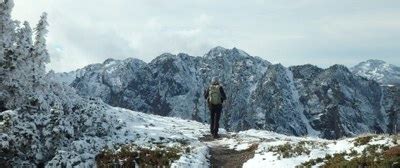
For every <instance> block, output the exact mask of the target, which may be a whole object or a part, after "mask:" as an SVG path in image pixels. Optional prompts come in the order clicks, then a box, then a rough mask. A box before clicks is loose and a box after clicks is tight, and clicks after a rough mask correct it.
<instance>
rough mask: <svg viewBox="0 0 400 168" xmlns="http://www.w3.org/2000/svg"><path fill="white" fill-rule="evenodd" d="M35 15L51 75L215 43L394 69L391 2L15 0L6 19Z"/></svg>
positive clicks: (395, 10) (272, 55)
mask: <svg viewBox="0 0 400 168" xmlns="http://www.w3.org/2000/svg"><path fill="white" fill-rule="evenodd" d="M43 11H45V12H47V13H48V14H49V23H50V27H49V30H50V33H49V35H48V48H49V52H50V54H51V63H50V65H49V67H50V69H53V70H55V71H57V72H60V71H69V70H73V69H76V68H81V67H83V66H85V65H87V64H90V63H98V62H103V61H104V60H105V59H107V58H116V59H123V58H127V57H135V58H139V59H142V60H144V61H146V62H149V61H151V60H152V59H153V58H155V57H156V56H158V55H160V54H162V53H164V52H170V53H173V54H177V53H180V52H183V53H188V54H189V55H194V56H202V55H204V54H205V53H206V52H207V51H208V50H210V49H211V48H213V47H215V46H223V47H225V48H233V47H237V48H239V49H242V50H244V51H246V52H247V53H249V54H250V55H254V56H260V57H262V58H264V59H266V60H268V61H270V62H273V63H282V64H284V65H286V66H289V65H297V64H306V63H311V64H316V65H318V66H321V67H327V66H330V65H333V64H345V65H348V66H351V65H354V64H356V63H358V62H360V61H364V60H367V59H371V58H374V59H382V60H384V61H387V62H390V63H392V64H396V65H400V20H399V19H400V1H399V0H330V1H328V0H281V1H276V0H268V1H264V0H248V1H244V0H237V1H235V0H15V7H14V11H13V17H14V18H15V19H18V20H21V21H23V20H27V21H29V22H30V23H31V25H32V26H33V25H36V23H37V21H38V20H39V17H40V15H41V12H43Z"/></svg>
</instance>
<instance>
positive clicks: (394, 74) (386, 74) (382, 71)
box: [351, 60, 400, 85]
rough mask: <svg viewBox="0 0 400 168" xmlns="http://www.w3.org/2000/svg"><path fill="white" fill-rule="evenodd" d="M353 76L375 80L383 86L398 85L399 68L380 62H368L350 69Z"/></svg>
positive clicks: (399, 79) (399, 80) (399, 77)
mask: <svg viewBox="0 0 400 168" xmlns="http://www.w3.org/2000/svg"><path fill="white" fill-rule="evenodd" d="M351 70H352V72H353V73H354V74H357V75H360V76H363V77H366V78H368V79H372V80H375V81H377V82H379V83H381V84H383V85H400V67H398V66H395V65H392V64H388V63H386V62H384V61H381V60H368V61H365V62H361V63H359V64H358V65H356V66H354V67H353V68H351Z"/></svg>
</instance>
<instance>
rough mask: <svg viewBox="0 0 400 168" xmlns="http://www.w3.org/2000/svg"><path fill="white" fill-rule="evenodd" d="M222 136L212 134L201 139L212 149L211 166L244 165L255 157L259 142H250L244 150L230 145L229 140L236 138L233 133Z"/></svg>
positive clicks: (220, 167) (213, 167)
mask: <svg viewBox="0 0 400 168" xmlns="http://www.w3.org/2000/svg"><path fill="white" fill-rule="evenodd" d="M220 136H221V137H220V138H218V139H214V138H213V137H212V136H211V135H205V136H204V137H202V138H200V141H202V142H203V143H205V144H206V145H207V146H208V147H209V149H210V158H209V160H210V167H212V168H228V167H229V168H230V167H243V164H244V163H245V162H246V161H247V160H249V159H251V158H253V157H254V154H255V150H256V149H257V147H258V143H252V144H249V146H248V147H246V148H245V149H243V150H236V149H232V148H230V147H229V145H228V144H229V143H227V141H229V140H231V139H233V138H235V135H234V134H233V135H232V134H229V133H228V134H221V135H220Z"/></svg>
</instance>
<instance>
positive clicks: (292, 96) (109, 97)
mask: <svg viewBox="0 0 400 168" xmlns="http://www.w3.org/2000/svg"><path fill="white" fill-rule="evenodd" d="M80 71H81V72H83V73H81V76H80V77H78V78H76V79H75V80H74V81H73V82H72V84H71V86H73V87H74V88H75V89H76V90H77V92H78V93H79V94H80V95H82V96H94V97H100V98H101V99H102V100H103V101H105V102H106V103H108V104H110V105H112V106H117V107H123V108H128V109H132V110H136V111H143V112H147V113H152V114H157V115H162V116H174V117H180V118H184V119H193V120H197V121H201V122H205V121H207V120H208V111H207V109H206V106H205V100H204V98H203V96H202V94H203V89H204V88H205V87H207V86H208V84H209V81H210V79H211V78H212V77H213V76H219V78H220V79H221V81H222V83H223V86H224V88H225V90H226V92H227V95H228V101H226V104H225V108H224V113H223V116H222V122H221V124H222V125H223V127H225V128H226V129H228V130H236V131H239V130H247V129H251V128H254V129H265V130H270V131H275V132H278V133H284V134H288V135H298V136H300V135H313V136H319V137H324V138H339V137H342V136H354V135H358V134H362V133H368V132H378V133H379V132H393V131H394V130H393V129H394V128H395V127H398V125H396V123H399V122H398V119H397V118H398V117H388V116H389V114H391V115H394V116H398V114H399V107H398V106H399V105H398V104H396V103H390V102H393V101H394V100H393V99H395V98H397V97H396V95H398V93H397V91H398V90H396V89H393V88H391V89H389V88H388V87H381V86H380V85H379V84H378V83H377V82H375V81H373V80H368V79H366V78H363V77H360V76H358V75H354V74H353V73H351V72H350V70H349V69H347V68H346V67H344V66H341V65H334V66H332V67H329V68H327V69H321V68H318V67H316V66H313V65H302V66H293V67H289V68H287V67H284V66H282V65H280V64H277V65H272V64H271V63H270V62H268V61H266V60H263V59H261V58H259V57H254V56H250V55H249V54H247V53H246V52H244V51H242V50H240V49H237V48H233V49H225V48H222V47H216V48H213V49H211V50H210V51H209V52H208V53H206V54H205V55H204V56H200V57H194V56H189V55H187V54H182V53H180V54H178V55H173V54H169V53H165V54H162V55H160V56H159V57H157V58H155V59H154V60H153V61H151V62H150V63H145V62H143V61H141V60H138V59H131V58H129V59H126V60H113V59H108V60H106V61H105V62H104V63H101V64H93V65H89V66H87V67H85V68H83V69H82V70H80ZM390 123H392V124H390ZM395 125H396V126H395Z"/></svg>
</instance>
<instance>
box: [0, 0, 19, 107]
mask: <svg viewBox="0 0 400 168" xmlns="http://www.w3.org/2000/svg"><path fill="white" fill-rule="evenodd" d="M13 7H14V1H13V0H5V1H3V2H1V3H0V110H5V109H6V107H5V104H6V101H7V99H8V97H9V95H10V93H9V86H8V85H7V82H8V83H9V82H10V81H9V79H10V78H8V77H7V75H9V74H11V73H10V71H11V70H13V69H14V68H15V66H16V65H15V61H14V60H15V58H14V55H13V53H14V46H13V44H14V42H15V22H14V21H13V20H12V19H11V11H12V8H13Z"/></svg>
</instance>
